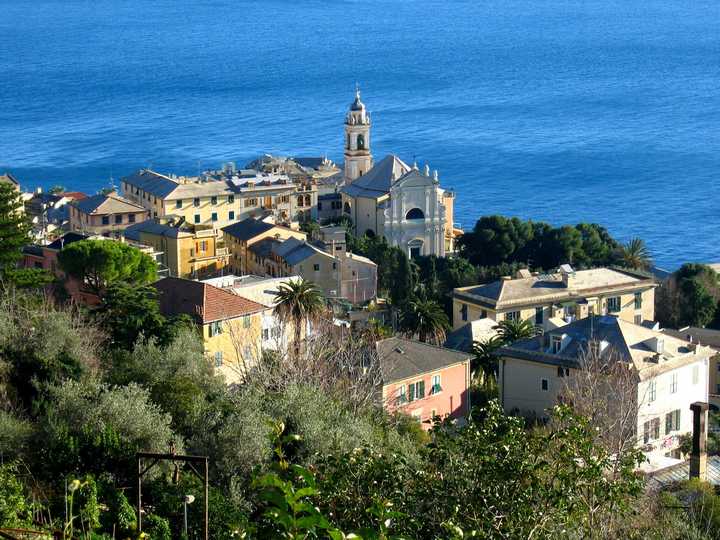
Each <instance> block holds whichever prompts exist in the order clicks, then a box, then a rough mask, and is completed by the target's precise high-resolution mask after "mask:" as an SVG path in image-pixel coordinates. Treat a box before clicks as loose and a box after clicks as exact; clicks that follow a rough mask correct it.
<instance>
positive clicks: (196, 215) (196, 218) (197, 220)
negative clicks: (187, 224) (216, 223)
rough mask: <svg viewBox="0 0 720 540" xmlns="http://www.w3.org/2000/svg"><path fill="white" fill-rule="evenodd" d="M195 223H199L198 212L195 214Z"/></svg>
mask: <svg viewBox="0 0 720 540" xmlns="http://www.w3.org/2000/svg"><path fill="white" fill-rule="evenodd" d="M194 221H195V223H200V214H195V219H194Z"/></svg>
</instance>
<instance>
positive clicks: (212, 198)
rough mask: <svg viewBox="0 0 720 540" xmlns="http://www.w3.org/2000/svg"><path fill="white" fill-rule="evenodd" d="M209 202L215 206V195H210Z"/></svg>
mask: <svg viewBox="0 0 720 540" xmlns="http://www.w3.org/2000/svg"><path fill="white" fill-rule="evenodd" d="M210 204H212V205H213V206H215V205H216V204H217V197H210Z"/></svg>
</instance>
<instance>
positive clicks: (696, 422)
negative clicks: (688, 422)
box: [690, 401, 708, 480]
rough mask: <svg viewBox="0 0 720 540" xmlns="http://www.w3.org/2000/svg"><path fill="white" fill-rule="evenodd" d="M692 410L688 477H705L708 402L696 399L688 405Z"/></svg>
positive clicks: (703, 478) (702, 478)
mask: <svg viewBox="0 0 720 540" xmlns="http://www.w3.org/2000/svg"><path fill="white" fill-rule="evenodd" d="M690 410H691V411H692V412H693V435H692V452H691V453H690V478H691V479H692V478H697V479H699V480H706V479H707V420H708V404H707V403H704V402H702V401H696V402H695V403H693V404H692V405H690Z"/></svg>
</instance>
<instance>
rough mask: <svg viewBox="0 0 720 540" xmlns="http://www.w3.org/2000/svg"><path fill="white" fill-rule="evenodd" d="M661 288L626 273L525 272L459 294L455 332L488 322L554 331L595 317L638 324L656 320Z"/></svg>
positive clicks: (608, 270)
mask: <svg viewBox="0 0 720 540" xmlns="http://www.w3.org/2000/svg"><path fill="white" fill-rule="evenodd" d="M656 286H657V285H656V283H655V281H654V280H653V279H652V278H651V277H648V276H646V275H645V274H641V273H638V272H634V271H631V270H626V269H614V268H594V269H591V270H577V271H575V270H573V269H572V268H571V267H570V266H568V265H563V266H562V267H561V268H560V270H559V271H558V272H555V273H551V274H537V273H534V274H531V273H530V272H529V271H527V270H521V271H520V272H519V273H518V275H516V276H515V277H507V278H503V279H500V280H498V281H494V282H492V283H486V284H484V285H471V286H469V287H460V288H457V289H454V290H453V330H457V329H458V328H460V327H461V326H463V325H464V324H466V323H468V322H470V321H475V320H477V319H484V318H490V319H492V320H495V321H498V322H500V321H502V320H505V319H516V320H530V321H532V322H533V323H534V324H535V325H536V326H537V327H538V328H540V329H542V330H549V329H552V328H556V327H558V326H561V325H563V324H565V323H568V322H572V321H574V320H576V319H582V318H585V317H587V316H588V315H590V314H593V313H594V314H595V315H605V314H610V315H617V316H618V317H620V318H621V319H624V320H626V321H630V322H635V323H638V324H639V323H642V322H643V321H652V320H654V318H655V287H656Z"/></svg>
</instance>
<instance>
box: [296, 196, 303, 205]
mask: <svg viewBox="0 0 720 540" xmlns="http://www.w3.org/2000/svg"><path fill="white" fill-rule="evenodd" d="M297 204H298V206H302V205H303V196H302V195H298V196H297Z"/></svg>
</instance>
